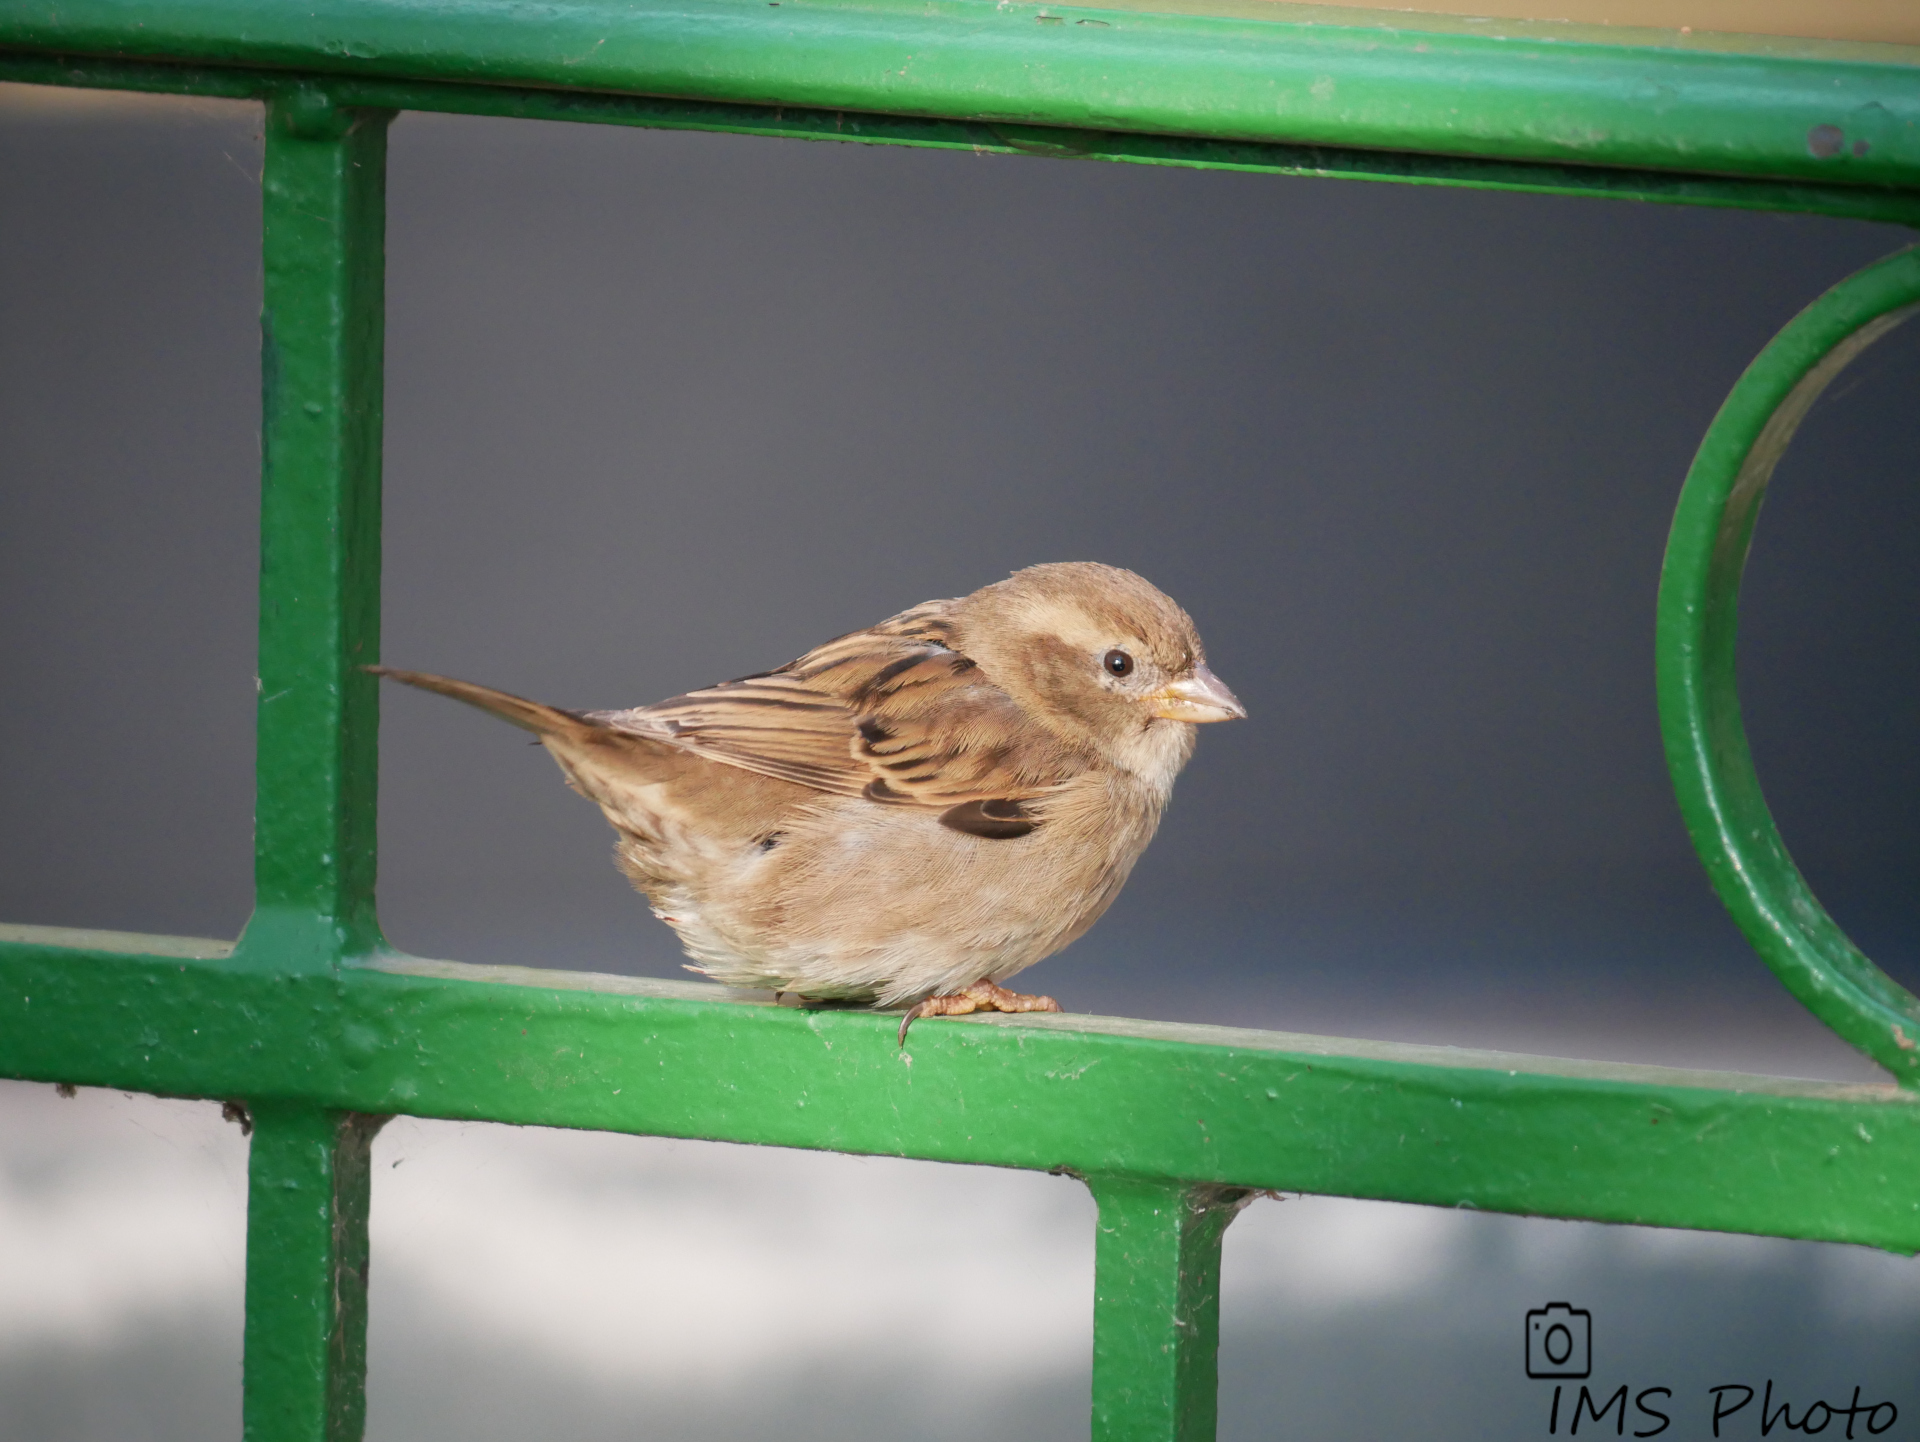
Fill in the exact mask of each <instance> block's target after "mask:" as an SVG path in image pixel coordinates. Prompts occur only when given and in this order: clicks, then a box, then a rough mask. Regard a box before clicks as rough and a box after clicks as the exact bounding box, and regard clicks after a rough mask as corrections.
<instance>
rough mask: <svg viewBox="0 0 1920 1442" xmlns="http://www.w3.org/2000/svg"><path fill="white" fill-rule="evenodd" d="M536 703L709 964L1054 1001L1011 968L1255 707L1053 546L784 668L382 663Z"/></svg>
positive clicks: (1114, 867) (830, 995)
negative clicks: (648, 677) (561, 689)
mask: <svg viewBox="0 0 1920 1442" xmlns="http://www.w3.org/2000/svg"><path fill="white" fill-rule="evenodd" d="M367 669H368V670H369V671H372V672H374V673H375V674H376V675H380V676H385V677H387V678H388V679H390V680H393V681H400V682H404V683H406V684H407V685H409V686H417V687H420V688H422V689H423V690H427V691H435V692H438V693H439V694H440V695H442V696H450V697H452V698H453V699H454V700H456V701H464V702H466V703H467V704H469V705H471V706H477V707H479V708H480V709H481V710H483V711H487V712H491V713H492V714H493V715H495V716H498V717H500V718H501V719H502V720H505V721H509V722H511V723H512V724H514V725H515V726H519V727H521V728H522V729H524V730H527V731H531V732H532V733H533V734H534V735H535V736H536V737H537V738H539V741H540V743H541V744H542V745H544V746H545V747H546V748H547V750H548V751H549V752H550V753H551V754H552V756H553V758H554V760H555V761H557V762H558V763H559V764H560V770H561V771H562V773H564V775H565V777H566V780H567V782H568V784H569V785H570V786H572V788H573V789H574V790H575V791H577V792H579V793H580V794H581V795H582V796H584V797H586V798H587V799H588V800H589V801H592V802H594V803H596V804H597V805H598V806H599V807H600V809H601V811H602V812H603V813H604V814H605V815H606V818H607V820H608V821H609V822H611V823H612V824H613V829H614V832H615V834H616V837H617V840H616V843H615V857H616V860H617V862H618V864H619V866H620V869H621V870H622V871H624V872H625V873H626V875H627V877H628V878H629V879H630V880H631V881H632V882H633V884H634V886H635V887H636V888H637V889H638V890H640V891H641V892H642V893H644V894H645V896H646V897H647V900H648V901H649V902H650V903H651V904H652V907H653V912H654V915H656V916H658V917H659V918H660V919H661V920H662V921H664V922H666V923H667V925H669V926H671V927H672V928H673V929H674V930H675V931H676V932H677V933H678V934H679V937H680V940H681V942H682V944H683V945H684V946H685V948H686V951H687V954H688V955H689V956H690V957H691V958H692V959H693V961H694V963H695V964H694V965H692V966H690V967H689V968H688V969H689V970H691V971H696V972H699V973H701V974H703V975H705V976H708V977H711V978H712V979H713V980H715V981H717V982H720V983H722V984H724V985H727V986H735V987H749V988H758V989H770V990H772V991H774V992H777V993H791V994H793V995H795V996H796V997H798V998H799V999H801V1000H802V1001H803V1002H807V1003H836V1002H837V1003H845V1004H853V1003H870V1004H872V1005H874V1006H876V1007H878V1008H882V1009H889V1008H894V1007H900V1006H903V1005H904V1006H906V1007H907V1013H906V1016H905V1018H904V1019H903V1020H902V1022H901V1024H900V1034H899V1035H900V1042H901V1044H902V1045H904V1044H905V1042H906V1036H907V1028H908V1027H910V1026H911V1025H912V1024H913V1022H914V1021H915V1019H916V1018H919V1017H927V1016H959V1015H964V1014H965V1013H968V1012H973V1011H980V1010H992V1011H1058V1010H1059V1009H1060V1007H1059V1004H1058V1003H1057V1002H1056V1001H1054V999H1053V998H1052V997H1049V996H1029V995H1025V994H1022V993H1020V992H1015V991H1010V990H1007V989H1006V988H1004V987H1003V986H1001V984H1000V983H1002V982H1004V981H1006V980H1008V979H1009V978H1011V977H1013V976H1014V975H1015V974H1017V973H1019V972H1021V971H1024V970H1026V968H1028V967H1030V966H1032V965H1033V964H1034V963H1035V962H1037V961H1040V960H1042V959H1044V958H1045V957H1048V956H1051V955H1053V953H1055V952H1057V951H1059V950H1060V949H1061V948H1062V947H1065V946H1067V945H1068V944H1069V943H1071V942H1073V941H1074V940H1076V939H1077V938H1079V937H1080V936H1081V935H1082V934H1083V933H1085V932H1086V930H1087V928H1088V927H1090V926H1092V925H1093V923H1094V922H1095V921H1096V920H1098V919H1099V917H1100V915H1101V913H1103V912H1104V911H1106V909H1107V907H1108V906H1109V905H1111V904H1112V902H1113V899H1114V897H1115V896H1117V895H1118V894H1119V892H1120V888H1121V886H1122V885H1124V884H1125V882H1126V879H1127V876H1128V873H1129V872H1131V871H1132V870H1133V865H1134V863H1135V862H1136V861H1138V860H1139V858H1140V854H1141V852H1142V851H1144V850H1145V849H1146V845H1147V843H1148V842H1149V841H1150V840H1151V839H1152V838H1153V833H1154V830H1155V828H1156V827H1158V825H1159V823H1160V817H1161V814H1162V813H1163V812H1164V811H1165V810H1166V807H1167V802H1168V800H1169V798H1170V797H1171V796H1172V794H1173V782H1174V778H1175V777H1176V776H1177V775H1178V774H1179V772H1180V768H1181V767H1182V766H1184V765H1185V764H1186V761H1187V758H1188V756H1190V755H1191V754H1192V752H1193V744H1194V738H1195V734H1196V733H1195V729H1194V728H1195V726H1196V725H1197V724H1199V723H1204V722H1209V721H1226V720H1231V719H1234V718H1237V717H1243V716H1245V715H1246V714H1247V713H1246V710H1245V708H1244V707H1242V706H1241V704H1240V702H1239V701H1238V700H1237V699H1236V698H1235V697H1234V694H1233V692H1232V691H1230V690H1228V689H1227V687H1226V686H1225V685H1224V684H1223V683H1222V682H1221V681H1220V679H1219V678H1218V677H1217V676H1215V675H1214V674H1213V672H1212V671H1210V670H1208V669H1207V664H1206V658H1205V653H1204V652H1203V650H1202V649H1201V645H1200V635H1199V633H1198V631H1196V630H1195V629H1194V624H1193V621H1192V620H1191V618H1189V617H1188V615H1187V613H1186V612H1185V611H1183V610H1182V609H1181V608H1180V607H1179V606H1178V605H1177V604H1175V602H1174V601H1173V600H1172V599H1171V598H1169V597H1168V596H1166V595H1164V594H1163V593H1162V592H1160V591H1159V590H1157V589H1156V588H1155V587H1154V586H1152V585H1151V584H1149V583H1148V582H1147V581H1146V580H1144V579H1142V578H1141V577H1140V576H1137V575H1135V574H1134V573H1133V572H1131V571H1124V570H1121V569H1119V568H1117V567H1114V566H1103V565H1098V564H1095V563H1092V562H1065V563H1056V564H1051V565H1042V566H1032V567H1029V568H1027V569H1026V570H1023V571H1016V572H1015V573H1014V574H1013V575H1012V576H1011V577H1009V578H1008V579H1007V580H1004V581H1000V582H997V583H996V584H993V585H990V586H985V587H983V588H982V589H980V590H978V591H975V592H974V593H973V594H972V595H970V596H962V597H960V598H958V599H957V600H947V601H927V602H923V603H922V604H920V605H918V606H915V607H913V608H912V609H911V610H908V611H902V612H901V613H900V614H899V615H897V616H894V617H892V618H891V619H889V620H886V621H882V622H881V623H880V624H879V625H877V626H874V627H871V628H870V629H868V630H864V631H854V632H851V633H850V634H848V635H845V636H841V637H839V638H838V639H837V640H833V641H828V642H827V643H826V644H825V645H822V646H819V647H816V648H815V649H814V650H812V651H809V652H807V654H806V655H804V656H802V657H800V658H799V659H798V660H795V661H790V662H788V663H787V664H786V665H784V666H781V667H779V668H778V669H777V670H773V671H767V672H763V673H761V674H759V675H754V676H744V677H742V678H741V679H739V680H737V681H728V682H725V683H723V684H721V685H717V686H710V687H708V688H706V689H705V690H702V691H693V692H689V693H688V694H686V695H684V696H675V697H673V698H672V699H670V700H666V701H661V702H658V703H656V704H654V705H652V706H641V707H637V708H635V709H632V710H626V711H567V710H562V709H560V708H559V707H556V706H547V705H543V704H541V703H540V702H538V701H529V700H526V699H525V698H523V697H520V696H514V695H509V694H508V693H507V692H504V691H496V690H493V689H491V688H490V687H486V686H477V685H474V684H473V683H471V682H468V681H455V680H452V679H449V678H448V677H445V676H434V675H428V674H425V673H422V672H417V671H400V670H394V669H392V668H389V667H385V666H369V667H368V668H367Z"/></svg>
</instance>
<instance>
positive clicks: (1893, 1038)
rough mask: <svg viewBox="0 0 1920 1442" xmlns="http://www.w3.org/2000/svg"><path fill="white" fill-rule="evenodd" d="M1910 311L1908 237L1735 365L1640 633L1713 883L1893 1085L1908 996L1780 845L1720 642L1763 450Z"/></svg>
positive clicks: (1771, 955)
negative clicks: (1651, 642)
mask: <svg viewBox="0 0 1920 1442" xmlns="http://www.w3.org/2000/svg"><path fill="white" fill-rule="evenodd" d="M1916 310H1920V246H1915V247H1913V248H1911V249H1908V250H1903V251H1901V252H1899V253H1898V254H1895V255H1891V256H1889V257H1887V258H1886V259H1885V260H1882V261H1878V262H1876V263H1874V264H1873V265H1870V266H1868V267H1867V268H1866V269H1865V270H1862V271H1860V272H1858V273H1857V274H1854V275H1852V276H1849V277H1848V278H1847V279H1846V280H1844V281H1842V282H1841V283H1840V284H1839V285H1837V286H1835V287H1834V288H1833V289H1832V290H1830V291H1828V292H1827V293H1826V294H1825V295H1823V296H1821V297H1820V299H1818V300H1816V301H1815V302H1814V303H1813V304H1812V305H1810V306H1808V307H1807V308H1806V309H1805V310H1803V311H1801V312H1800V314H1799V315H1797V316H1795V317H1794V318H1793V320H1792V321H1790V322H1789V323H1788V324H1787V326H1786V328H1785V329H1784V330H1782V331H1781V332H1780V334H1779V335H1777V336H1775V337H1774V339H1773V341H1772V343H1771V344H1770V345H1768V346H1767V348H1766V349H1765V350H1764V351H1762V352H1761V353H1760V354H1759V356H1758V357H1757V358H1756V359H1755V360H1754V362H1753V364H1752V365H1750V366H1748V367H1747V370H1746V373H1745V374H1744V375H1742V376H1741V377H1740V381H1739V383H1738V384H1737V385H1736V386H1734V388H1733V393H1732V394H1731V395H1729V396H1728V397H1727V400H1726V403H1725V404H1724V405H1722V406H1721V407H1720V413H1719V414H1718V415H1717V416H1715V417H1714V421H1713V425H1712V427H1711V428H1709V430H1708V431H1707V435H1706V439H1705V440H1703V441H1702V442H1701V443H1700V451H1699V454H1698V455H1696V456H1695V457H1694V461H1693V468H1692V469H1691V470H1690V471H1689V472H1688V473H1687V483H1686V486H1685V487H1684V488H1683V489H1682V491H1681V493H1680V504H1679V507H1678V508H1677V509H1676V511H1675V513H1674V517H1673V531H1672V533H1671V534H1670V535H1669V537H1668V539H1667V556H1666V561H1665V564H1664V565H1663V567H1662V568H1661V574H1660V611H1659V622H1658V627H1657V632H1656V641H1655V647H1656V667H1657V671H1658V676H1659V687H1660V729H1661V733H1662V735H1663V736H1664V738H1665V741H1666V748H1667V767H1668V770H1669V771H1671V772H1672V775H1673V784H1674V789H1675V791H1676V792H1677V793H1678V795H1679V800H1680V810H1681V813H1682V814H1683V815H1684V816H1685V818H1686V823H1687V830H1688V831H1689V832H1690V833H1691V834H1692V836H1693V845H1694V849H1695V850H1696V851H1698V852H1699V853H1700V859H1701V860H1702V861H1703V862H1705V863H1706V868H1707V874H1708V876H1709V877H1711V878H1712V881H1713V885H1714V889H1715V890H1716V891H1718V892H1719V893H1720V899H1721V900H1722V901H1723V902H1725V903H1726V906H1727V910H1728V911H1730V912H1731V913H1732V914H1733V919H1734V920H1735V921H1736V922H1738V923H1739V925H1740V929H1741V930H1742V931H1743V932H1745V933H1746V936H1747V940H1748V941H1750V942H1752V943H1753V946H1754V948H1755V949H1756V950H1757V951H1758V952H1759V953H1760V955H1761V956H1762V957H1763V958H1764V959H1765V960H1766V963H1767V965H1768V966H1770V967H1772V968H1773V970H1774V972H1775V973H1776V974H1777V975H1778V976H1779V977H1780V979H1781V980H1782V981H1784V982H1785V983H1786V984H1787V988H1788V989H1789V990H1790V991H1792V992H1793V994H1794V995H1795V996H1797V997H1798V998H1799V999H1800V1001H1801V1003H1802V1004H1803V1005H1804V1006H1805V1007H1806V1008H1807V1009H1808V1010H1809V1011H1811V1012H1812V1013H1813V1014H1814V1015H1815V1016H1817V1017H1819V1018H1820V1020H1821V1021H1823V1022H1825V1023H1826V1024H1827V1025H1828V1026H1829V1027H1831V1028H1832V1029H1833V1030H1834V1031H1835V1032H1836V1033H1838V1034H1839V1035H1840V1036H1841V1037H1842V1038H1844V1039H1845V1040H1846V1041H1848V1042H1849V1043H1851V1044H1852V1045H1853V1046H1856V1047H1858V1048H1859V1049H1860V1050H1861V1051H1863V1052H1865V1053H1866V1054H1867V1055H1868V1056H1870V1057H1872V1058H1873V1059H1874V1060H1875V1061H1877V1062H1879V1063H1880V1065H1882V1066H1884V1067H1886V1068H1887V1069H1888V1070H1889V1071H1891V1072H1892V1073H1893V1075H1894V1076H1895V1078H1897V1079H1898V1080H1899V1082H1900V1083H1901V1084H1902V1085H1903V1086H1909V1087H1920V998H1916V997H1915V996H1914V995H1913V994H1912V993H1911V992H1909V991H1908V990H1907V989H1906V988H1905V987H1903V986H1901V985H1900V984H1899V983H1898V982H1896V981H1894V980H1893V979H1892V978H1891V977H1889V976H1888V975H1887V974H1886V973H1885V972H1883V971H1881V970H1880V968H1879V967H1877V966H1875V965H1874V964H1873V963H1872V962H1871V961H1869V960H1868V959H1867V958H1866V957H1865V956H1864V955H1862V954H1861V952H1860V950H1859V948H1858V947H1856V946H1854V944H1853V943H1852V942H1851V941H1849V940H1848V939H1847V936H1846V934H1845V933H1844V932H1843V931H1841V930H1840V928H1839V926H1838V925H1836V924H1835V922H1834V920H1833V918H1832V917H1830V916H1829V915H1827V912H1826V909H1825V908H1824V907H1822V906H1821V905H1820V903H1819V901H1818V900H1817V899H1816V898H1815V897H1814V894H1813V892H1812V890H1811V889H1810V888H1809V887H1808V886H1807V883H1806V879H1805V878H1804V877H1802V876H1801V874H1800V870H1799V868H1798V867H1796V866H1795V865H1794V864H1793V860H1792V858H1791V857H1789V856H1788V855H1787V848H1786V844H1785V843H1784V842H1783V841H1782V840H1781V839H1780V833H1779V831H1778V829H1776V828H1775V826H1774V824H1773V816H1772V814H1771V813H1770V812H1769V811H1768V810H1767V803H1766V798H1765V797H1764V796H1763V795H1762V794H1761V791H1760V781H1759V778H1758V777H1756V776H1755V775H1754V770H1753V758H1752V756H1751V755H1750V753H1749V752H1748V749H1747V733H1746V728H1745V727H1744V726H1743V725H1742V723H1741V720H1740V698H1739V694H1738V692H1737V690H1736V688H1735V677H1734V643H1735V631H1736V627H1737V622H1738V607H1739V600H1740V576H1741V572H1742V571H1743V570H1744V569H1745V568H1746V563H1747V551H1748V548H1749V546H1750V544H1751V542H1752V539H1753V524H1754V521H1755V519H1756V518H1757V517H1758V515H1759V513H1760V503H1761V501H1762V500H1764V499H1765V498H1766V494H1767V482H1768V481H1769V480H1770V479H1771V478H1772V476H1773V469H1774V467H1775V465H1777V464H1778V463H1779V460H1780V457H1781V456H1782V455H1783V454H1784V453H1785V451H1786V448H1787V445H1788V443H1789V442H1790V441H1791V440H1792V439H1793V434H1794V432H1795V431H1796V430H1797V429H1799V426H1800V422H1801V421H1802V420H1803V419H1804V418H1805V417H1806V414H1807V412H1808V411H1809V410H1810V409H1811V408H1812V406H1813V403H1814V401H1815V400H1817V399H1818V398H1819V396H1820V393H1821V392H1822V391H1824V390H1825V389H1826V388H1827V385H1828V383H1829V382H1831V381H1832V380H1833V378H1834V377H1835V376H1837V375H1839V374H1840V372H1841V371H1842V370H1844V369H1845V368H1846V366H1847V365H1848V363H1849V362H1851V361H1852V360H1853V358H1854V357H1855V356H1857V355H1859V354H1860V352H1861V351H1863V350H1865V349H1866V348H1867V347H1868V346H1870V345H1872V344H1873V343H1874V342H1875V341H1876V340H1878V339H1879V338H1880V337H1881V336H1883V335H1885V334H1886V333H1887V332H1888V331H1890V330H1892V329H1893V327H1895V326H1896V325H1898V324H1900V322H1901V321H1903V320H1905V319H1906V318H1907V317H1908V316H1910V315H1912V314H1913V313H1914V312H1915V311H1916Z"/></svg>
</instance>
